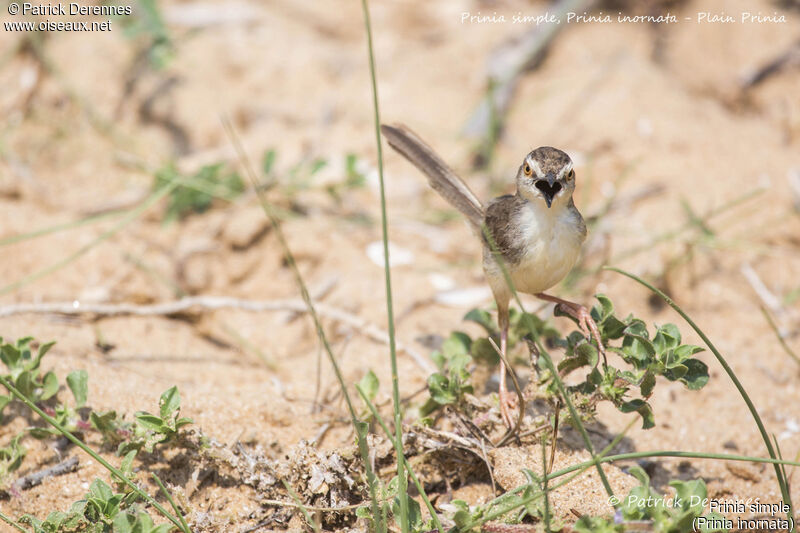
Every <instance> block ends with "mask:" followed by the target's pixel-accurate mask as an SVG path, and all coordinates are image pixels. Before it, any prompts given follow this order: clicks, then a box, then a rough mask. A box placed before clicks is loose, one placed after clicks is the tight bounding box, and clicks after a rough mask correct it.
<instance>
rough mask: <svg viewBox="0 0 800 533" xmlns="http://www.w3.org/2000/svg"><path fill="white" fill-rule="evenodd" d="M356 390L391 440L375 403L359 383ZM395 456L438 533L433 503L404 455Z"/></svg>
mask: <svg viewBox="0 0 800 533" xmlns="http://www.w3.org/2000/svg"><path fill="white" fill-rule="evenodd" d="M356 390H357V391H358V394H360V395H361V399H362V400H364V403H365V404H367V407H368V408H369V410H370V412H371V413H372V416H374V417H375V420H377V421H378V424H380V426H381V428H383V431H384V432H385V433H386V436H387V437H388V438H389V439H390V440H391V439H392V432H391V431H390V430H389V426H387V425H386V421H385V420H384V419H383V417H382V416H381V414H380V413H379V412H378V409H377V408H376V407H375V404H373V403H372V402H371V401H370V399H369V397H368V396H367V394H366V393H365V392H364V390H363V389H362V388H361V387H360V386H359V385H356ZM392 444H394V445H395V453H397V451H398V450H397V442H396V441H392ZM400 451H402V448H401V449H400ZM397 457H398V458H402V460H403V461H404V462H405V465H404V466H405V467H406V471H408V475H409V477H411V481H412V482H413V483H414V486H416V487H417V491H418V492H419V495H420V497H421V498H422V501H423V502H425V507H427V508H428V512H429V513H430V514H431V518H432V519H433V523H434V525H435V526H436V529H438V530H439V532H440V533H441V532H443V531H444V528H443V527H442V523H441V522H440V521H439V516H438V515H437V514H436V509H434V507H433V504H432V503H431V501H430V499H429V498H428V495H427V493H426V492H425V488H424V487H423V486H422V483H421V482H420V480H419V479H418V478H417V475H416V474H415V473H414V471H413V470H412V469H411V466H410V465H409V464H408V460H407V459H406V458H405V455H402V454H401V453H398V455H397ZM398 460H399V459H398Z"/></svg>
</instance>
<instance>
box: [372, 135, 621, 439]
mask: <svg viewBox="0 0 800 533" xmlns="http://www.w3.org/2000/svg"><path fill="white" fill-rule="evenodd" d="M381 131H382V133H383V135H384V137H385V138H386V140H387V141H388V143H389V146H391V147H392V148H393V149H394V150H396V151H397V152H399V153H400V154H401V155H402V156H403V157H405V158H406V159H407V160H408V161H410V162H411V163H412V164H414V166H416V167H417V168H418V169H419V170H420V171H422V173H423V174H424V175H425V176H426V177H427V178H428V183H429V184H430V186H431V187H432V188H433V189H434V190H435V191H436V192H437V193H439V195H441V196H442V197H443V198H444V199H445V200H447V201H448V202H449V203H450V204H451V205H452V206H453V207H455V208H456V209H457V210H458V211H460V212H461V214H463V215H464V216H465V217H466V219H467V221H468V222H469V224H470V226H471V227H472V229H473V230H474V231H475V233H476V234H477V235H478V237H479V238H480V239H481V241H482V245H483V271H484V273H485V276H486V280H487V282H488V284H489V287H490V288H491V290H492V294H493V296H494V300H495V304H496V306H497V323H498V326H499V329H500V352H501V353H502V355H503V357H502V358H501V362H500V386H499V393H498V396H499V400H500V411H501V415H502V418H503V421H504V423H505V424H506V426H508V427H509V428H511V426H512V422H511V420H512V418H511V416H510V413H509V410H508V409H509V407H513V406H514V398H513V397H512V396H510V395H509V393H508V388H507V385H506V368H505V363H504V362H503V361H502V359H505V355H506V349H507V344H508V328H509V303H510V301H511V297H512V295H513V293H512V291H511V289H510V287H509V284H508V283H507V281H506V277H505V275H504V273H503V267H502V266H501V262H502V264H504V265H505V268H506V270H507V272H508V274H509V277H510V279H511V281H512V283H513V286H514V288H515V289H516V290H517V291H519V292H524V293H527V294H532V295H534V296H536V297H537V298H539V299H541V300H544V301H547V302H552V303H554V304H556V306H558V307H559V308H560V310H562V311H563V312H565V313H566V314H568V315H570V316H571V317H573V318H574V319H575V321H576V322H577V324H578V326H579V327H580V329H581V331H582V332H583V334H584V335H585V336H586V337H587V339H594V341H595V342H596V344H597V349H598V351H599V352H600V353H601V354H602V355H603V357H605V349H604V347H603V343H602V341H601V338H600V333H599V330H598V328H597V324H596V323H595V321H594V319H593V318H592V316H591V313H590V312H589V311H588V310H587V309H586V307H584V306H583V305H580V304H578V303H575V302H571V301H568V300H565V299H562V298H559V297H557V296H553V295H550V294H547V293H546V292H545V291H546V290H548V289H550V288H552V287H553V286H554V285H556V284H557V283H558V282H560V281H561V280H562V279H563V278H564V277H565V276H566V275H567V274H568V273H569V271H570V270H571V269H572V267H573V266H574V265H575V262H576V261H577V259H578V256H579V255H580V252H581V247H582V245H583V243H584V241H585V240H586V233H587V232H586V223H585V222H584V220H583V217H582V216H581V214H580V212H579V211H578V209H577V208H576V207H575V202H574V201H573V199H572V194H573V192H574V191H575V183H576V178H575V170H574V169H573V162H572V159H570V157H569V156H568V155H567V154H566V153H565V152H563V151H562V150H559V149H558V148H553V147H551V146H541V147H539V148H536V149H535V150H532V151H531V152H529V153H528V154H527V155H526V156H525V158H524V159H523V161H522V163H521V164H520V166H519V169H518V170H517V174H516V177H515V181H516V189H517V190H516V193H515V194H508V195H504V196H500V197H498V198H495V199H493V200H491V201H490V202H489V203H488V204H487V205H486V206H484V205H483V204H482V203H481V202H480V200H478V198H477V196H476V195H475V194H474V193H473V192H472V191H471V190H470V188H469V187H468V186H467V184H466V183H465V182H464V180H462V179H461V178H460V177H459V176H458V175H457V174H456V173H455V172H454V171H453V170H452V169H451V168H450V167H449V166H448V165H447V164H446V163H445V162H444V160H443V159H442V158H441V157H439V155H437V154H436V152H435V151H434V150H433V149H432V148H431V147H430V146H428V145H427V144H426V143H425V142H424V141H423V140H422V139H421V138H420V137H419V136H418V135H416V134H415V133H414V132H413V131H411V129H409V128H408V127H407V126H405V125H403V124H393V125H388V124H384V125H382V126H381Z"/></svg>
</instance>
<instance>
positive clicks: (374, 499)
mask: <svg viewBox="0 0 800 533" xmlns="http://www.w3.org/2000/svg"><path fill="white" fill-rule="evenodd" d="M222 124H223V126H224V127H225V131H226V132H227V133H228V136H229V137H230V139H231V142H232V143H233V146H234V149H235V150H236V153H237V154H238V156H239V160H240V161H241V163H242V165H243V167H244V169H245V172H246V173H247V176H248V178H249V179H250V182H251V184H252V186H253V189H254V190H255V191H256V194H257V195H258V200H259V203H260V204H261V208H262V209H263V210H264V213H265V214H266V215H267V218H268V219H269V222H270V225H271V226H272V230H273V231H274V232H275V236H276V237H277V239H278V243H279V244H280V247H281V249H282V250H283V255H284V258H285V259H286V264H287V265H288V266H289V269H290V270H291V271H292V274H293V275H294V278H295V282H296V283H297V286H298V288H299V289H300V295H301V296H302V298H303V301H304V302H305V304H306V307H307V308H308V314H309V315H310V316H311V319H312V321H313V322H314V328H315V330H316V332H317V337H318V338H319V341H320V343H322V346H323V348H324V349H325V353H327V354H328V360H329V361H330V362H331V366H332V367H333V373H334V374H335V375H336V380H337V381H338V382H339V387H340V388H341V390H342V396H343V397H344V401H345V404H346V405H347V411H348V413H349V415H350V420H351V422H352V424H353V429H354V431H355V432H356V435H357V436H358V438H357V439H356V443H357V445H358V451H359V455H361V460H362V461H363V462H364V470H365V473H366V477H367V484H368V485H369V493H370V501H371V507H372V516H373V517H374V520H375V524H376V529H377V530H378V531H381V532H383V531H386V524H385V523H384V521H383V520H381V519H380V516H381V515H380V509H379V505H378V496H377V492H376V480H375V474H374V472H373V471H372V467H371V464H370V460H369V449H368V448H367V441H366V439H365V438H364V435H363V432H362V431H361V429H360V428H361V426H362V423H361V422H360V421H359V420H358V416H357V415H356V411H355V409H354V408H353V402H352V400H351V399H350V393H349V392H347V385H346V384H345V382H344V376H343V375H342V371H341V369H340V368H339V363H338V362H337V361H336V356H335V355H333V349H332V348H331V345H330V342H328V337H327V336H326V335H325V330H324V329H323V328H322V322H320V319H319V315H318V314H317V310H316V308H315V307H314V303H313V302H312V301H311V295H310V294H309V292H308V287H307V286H306V282H305V280H303V276H302V274H300V269H299V268H297V262H296V261H295V260H294V255H293V254H292V250H291V248H289V243H288V241H287V240H286V236H285V235H284V234H283V228H282V227H281V222H280V219H279V218H278V216H277V215H276V214H275V212H274V210H273V209H272V204H270V203H269V201H267V198H266V196H265V193H264V191H263V190H262V189H261V188H260V187H259V186H258V180H257V178H256V174H255V172H254V171H253V165H252V164H251V163H250V159H249V158H248V157H247V153H246V152H245V151H244V147H242V143H241V142H240V141H239V137H238V136H237V135H236V131H235V130H234V129H233V124H231V122H230V120H228V119H227V118H225V117H223V119H222Z"/></svg>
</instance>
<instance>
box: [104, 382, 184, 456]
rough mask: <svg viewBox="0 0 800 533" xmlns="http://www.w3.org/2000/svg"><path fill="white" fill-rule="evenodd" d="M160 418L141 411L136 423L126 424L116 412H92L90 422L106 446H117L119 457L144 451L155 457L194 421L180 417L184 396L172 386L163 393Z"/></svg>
mask: <svg viewBox="0 0 800 533" xmlns="http://www.w3.org/2000/svg"><path fill="white" fill-rule="evenodd" d="M158 406H159V414H158V415H154V414H151V413H148V412H146V411H138V412H137V413H136V415H135V416H134V420H133V422H127V421H125V420H124V419H123V418H122V417H120V416H118V415H117V413H116V411H107V412H105V413H97V412H92V413H91V414H90V415H89V420H90V423H91V425H92V427H93V428H95V429H97V430H98V431H99V432H100V433H101V434H102V435H103V438H104V440H105V441H106V442H107V443H111V444H116V445H117V446H118V447H117V454H118V455H127V454H128V453H129V452H131V451H134V452H138V451H140V450H144V451H145V452H147V453H152V452H153V448H154V447H155V445H156V444H163V443H167V442H170V441H172V440H174V439H175V438H176V437H177V436H178V432H179V431H180V429H181V428H182V427H183V426H186V425H187V424H191V423H192V419H191V418H185V417H181V416H180V412H181V396H180V392H179V391H178V388H177V387H175V386H173V387H170V388H169V389H167V390H166V391H164V392H163V393H162V394H161V397H160V398H159V401H158Z"/></svg>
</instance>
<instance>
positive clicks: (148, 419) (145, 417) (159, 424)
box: [135, 411, 168, 433]
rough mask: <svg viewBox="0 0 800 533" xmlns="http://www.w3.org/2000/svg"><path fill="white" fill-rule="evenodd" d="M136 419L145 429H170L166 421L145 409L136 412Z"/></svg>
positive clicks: (160, 430) (158, 430)
mask: <svg viewBox="0 0 800 533" xmlns="http://www.w3.org/2000/svg"><path fill="white" fill-rule="evenodd" d="M135 416H136V421H137V422H138V423H139V424H140V425H141V426H142V427H144V428H145V429H150V430H153V431H157V432H159V433H161V432H163V431H164V430H166V429H168V428H167V427H166V426H165V424H164V421H163V420H162V419H161V418H159V417H157V416H156V415H151V414H150V413H146V412H144V411H139V412H138V413H136V415H135Z"/></svg>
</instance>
